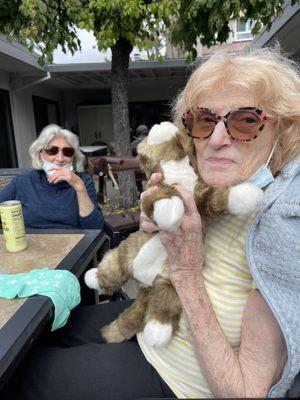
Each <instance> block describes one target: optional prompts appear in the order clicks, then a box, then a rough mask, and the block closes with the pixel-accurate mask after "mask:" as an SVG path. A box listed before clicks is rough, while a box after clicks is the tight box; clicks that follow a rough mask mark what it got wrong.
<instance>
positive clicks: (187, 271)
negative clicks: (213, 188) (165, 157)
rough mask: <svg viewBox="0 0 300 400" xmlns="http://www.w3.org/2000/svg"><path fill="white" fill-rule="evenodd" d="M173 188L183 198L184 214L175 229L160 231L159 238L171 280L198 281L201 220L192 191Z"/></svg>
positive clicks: (200, 254) (200, 262)
mask: <svg viewBox="0 0 300 400" xmlns="http://www.w3.org/2000/svg"><path fill="white" fill-rule="evenodd" d="M175 188H176V190H178V192H179V193H180V194H181V197H182V199H183V202H184V207H185V214H184V216H183V220H182V223H181V225H180V227H179V228H178V229H177V230H176V231H173V232H167V231H160V238H161V242H162V243H163V245H164V246H165V248H166V250H167V253H168V256H169V261H170V274H171V280H172V281H173V282H174V279H175V278H176V280H177V279H179V282H180V281H181V280H182V279H188V280H189V283H191V280H192V281H194V280H196V281H197V282H198V280H199V278H200V276H201V274H200V273H199V272H200V271H201V269H202V264H203V237H202V220H201V216H200V214H199V213H198V210H197V206H196V203H195V201H194V197H193V195H192V193H191V192H190V191H189V190H187V189H185V188H184V187H183V186H181V185H176V186H175ZM174 283H175V282H174Z"/></svg>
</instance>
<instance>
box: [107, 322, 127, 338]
mask: <svg viewBox="0 0 300 400" xmlns="http://www.w3.org/2000/svg"><path fill="white" fill-rule="evenodd" d="M101 336H102V337H103V339H104V340H105V341H106V342H107V343H121V342H124V340H128V339H130V338H128V337H126V336H125V335H124V334H123V333H122V332H121V331H120V329H119V326H118V324H117V321H113V322H111V323H110V324H109V325H106V326H104V327H103V328H102V329H101Z"/></svg>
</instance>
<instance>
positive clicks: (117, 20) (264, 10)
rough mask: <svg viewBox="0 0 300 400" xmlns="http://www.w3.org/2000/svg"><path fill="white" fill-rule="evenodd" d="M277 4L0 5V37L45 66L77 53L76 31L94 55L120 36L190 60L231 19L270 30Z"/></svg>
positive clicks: (88, 1)
mask: <svg viewBox="0 0 300 400" xmlns="http://www.w3.org/2000/svg"><path fill="white" fill-rule="evenodd" d="M298 2H299V0H291V4H292V5H293V4H296V3H298ZM283 5H284V0H223V1H219V0H0V32H2V33H4V34H6V35H7V36H8V37H9V38H18V40H21V41H22V42H23V43H24V44H26V45H27V46H28V47H29V48H30V49H32V48H33V46H38V48H39V50H40V52H41V60H42V61H44V60H48V61H51V60H52V53H53V50H54V49H55V48H56V47H57V46H58V45H61V46H62V49H63V51H64V52H66V50H67V49H69V50H70V51H71V52H72V53H74V51H76V50H77V49H79V48H80V42H79V40H78V38H77V34H76V29H75V27H76V26H78V27H79V28H83V29H87V30H88V31H91V32H93V33H94V34H95V37H96V39H97V43H98V48H99V50H100V49H101V50H102V49H108V48H109V47H112V46H113V45H114V44H115V43H116V42H117V40H118V38H120V37H123V38H124V39H127V40H128V41H129V42H130V43H131V44H132V45H133V46H137V47H138V48H140V49H145V50H147V51H149V52H150V54H152V57H154V58H155V57H160V52H159V48H160V46H161V41H162V38H163V36H166V35H167V36H168V37H169V38H170V40H171V41H172V43H174V44H176V45H180V46H181V48H183V49H185V50H186V51H187V54H188V55H189V58H194V57H195V56H196V51H195V46H196V44H197V39H199V37H200V40H201V42H202V43H203V44H204V45H207V46H211V45H213V44H215V43H222V42H224V41H226V39H228V36H229V34H230V28H229V25H228V22H229V20H230V19H235V18H241V19H242V21H246V20H248V19H252V20H254V21H256V23H255V24H254V26H253V30H252V32H253V34H257V33H258V32H259V31H260V29H261V27H262V26H265V27H266V28H267V29H270V27H271V24H272V20H273V18H274V16H276V15H281V14H282V13H283V9H284V8H283Z"/></svg>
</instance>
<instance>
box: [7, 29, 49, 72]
mask: <svg viewBox="0 0 300 400" xmlns="http://www.w3.org/2000/svg"><path fill="white" fill-rule="evenodd" d="M0 69H1V70H2V71H6V72H8V73H10V74H15V75H19V76H22V77H24V76H41V75H44V74H45V69H44V68H43V67H42V66H40V65H39V64H38V55H37V54H34V53H31V52H30V51H29V50H27V49H26V47H25V46H23V45H21V44H20V43H18V42H17V41H12V42H10V41H7V40H6V38H5V36H4V35H0Z"/></svg>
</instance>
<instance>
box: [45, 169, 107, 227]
mask: <svg viewBox="0 0 300 400" xmlns="http://www.w3.org/2000/svg"><path fill="white" fill-rule="evenodd" d="M51 169H53V170H55V172H54V174H52V175H49V176H48V177H47V179H48V182H49V183H53V184H55V183H59V182H62V181H66V182H68V183H69V185H70V186H72V187H73V189H74V190H75V192H76V196H77V201H78V207H79V216H80V222H81V225H82V228H83V229H102V228H103V216H102V212H101V210H100V207H99V205H98V203H97V199H96V191H95V187H94V184H93V181H92V180H91V179H90V178H88V179H87V180H86V182H84V181H83V180H82V179H81V178H80V176H78V175H77V174H75V173H74V172H73V171H70V170H69V169H67V168H60V167H55V166H53V167H52V168H51Z"/></svg>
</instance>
